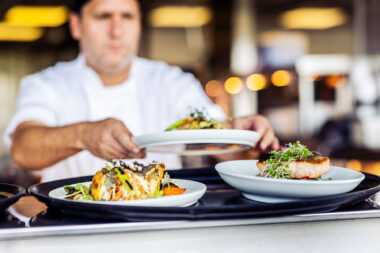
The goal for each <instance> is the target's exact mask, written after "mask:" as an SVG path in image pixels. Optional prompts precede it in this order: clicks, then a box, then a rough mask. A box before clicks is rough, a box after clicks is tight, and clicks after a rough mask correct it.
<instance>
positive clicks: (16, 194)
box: [0, 183, 25, 213]
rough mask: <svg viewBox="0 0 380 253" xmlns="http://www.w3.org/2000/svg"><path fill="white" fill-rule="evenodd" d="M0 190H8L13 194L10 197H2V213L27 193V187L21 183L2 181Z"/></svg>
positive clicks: (0, 200) (0, 209) (7, 191)
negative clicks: (20, 184) (5, 182)
mask: <svg viewBox="0 0 380 253" xmlns="http://www.w3.org/2000/svg"><path fill="white" fill-rule="evenodd" d="M0 192H6V193H10V194H12V196H11V197H8V198H0V213H4V211H5V210H6V209H7V208H8V207H9V206H11V205H12V204H13V203H15V202H16V201H17V200H19V199H20V198H21V197H22V196H23V195H25V189H24V188H23V187H22V186H19V185H13V184H4V183H0Z"/></svg>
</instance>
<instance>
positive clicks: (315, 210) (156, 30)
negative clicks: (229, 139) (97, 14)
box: [0, 0, 380, 253]
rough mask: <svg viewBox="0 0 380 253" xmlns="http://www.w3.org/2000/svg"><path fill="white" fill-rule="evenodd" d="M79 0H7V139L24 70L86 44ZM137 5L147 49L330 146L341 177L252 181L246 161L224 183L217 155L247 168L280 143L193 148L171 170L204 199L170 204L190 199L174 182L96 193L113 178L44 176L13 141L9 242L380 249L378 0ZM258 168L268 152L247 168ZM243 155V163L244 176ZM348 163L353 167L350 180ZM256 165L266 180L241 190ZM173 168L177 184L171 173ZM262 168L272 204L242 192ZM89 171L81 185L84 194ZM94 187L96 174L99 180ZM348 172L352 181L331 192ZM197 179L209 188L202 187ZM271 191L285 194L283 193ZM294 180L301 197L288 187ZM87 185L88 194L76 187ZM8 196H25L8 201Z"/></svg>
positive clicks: (5, 226)
mask: <svg viewBox="0 0 380 253" xmlns="http://www.w3.org/2000/svg"><path fill="white" fill-rule="evenodd" d="M75 1H76V0H1V1H0V134H1V136H2V138H3V135H4V132H5V130H6V128H7V125H8V123H9V122H10V120H11V118H12V116H13V115H14V113H15V111H16V106H17V96H18V92H19V90H20V88H19V85H20V80H21V79H22V78H23V77H24V76H26V75H29V74H32V73H36V72H38V71H40V70H43V69H46V68H48V67H49V66H54V64H56V63H57V62H62V61H71V60H73V59H75V58H76V57H77V56H78V53H79V48H78V43H77V41H75V40H74V39H73V38H72V37H71V35H70V29H69V24H68V19H69V14H70V6H71V5H72V4H73V3H74V2H75ZM139 3H140V8H141V13H142V29H143V30H142V31H143V32H142V36H141V41H140V48H139V53H138V55H139V56H141V57H144V58H148V59H151V60H154V61H163V62H166V63H167V64H169V65H172V66H179V67H180V68H181V69H183V70H184V71H187V72H190V73H192V74H193V75H194V76H195V77H196V78H197V79H198V80H199V82H200V84H201V85H202V88H203V89H204V91H205V93H206V94H207V95H208V97H209V98H210V100H211V101H212V102H213V103H215V104H217V105H219V106H220V107H221V108H222V109H223V111H224V113H225V114H226V115H227V117H228V118H229V119H231V118H234V117H242V116H246V115H251V114H261V115H264V116H265V117H266V118H267V119H268V120H269V122H270V124H271V126H272V127H273V130H274V132H275V134H276V136H277V137H278V139H279V141H280V144H281V145H282V146H283V147H288V146H289V145H291V143H296V141H300V143H302V144H304V145H306V146H307V147H308V148H309V150H313V151H315V153H310V154H311V157H312V158H314V155H315V154H317V155H320V154H321V155H323V156H326V157H329V158H330V161H331V164H332V165H335V166H331V168H333V167H334V171H333V174H334V173H336V174H334V175H333V176H334V178H332V177H328V178H327V177H325V176H326V174H325V175H323V177H325V178H323V177H322V176H321V174H319V177H316V178H309V177H300V178H298V179H307V180H288V179H290V177H287V178H286V179H283V178H280V179H278V178H264V179H263V178H262V177H264V176H265V175H264V173H262V174H260V173H261V172H259V174H255V175H248V176H246V175H243V176H242V177H240V178H239V176H241V175H238V176H236V174H235V175H234V174H233V173H232V176H231V174H230V176H231V178H234V177H236V178H239V180H241V181H239V182H238V183H237V184H236V185H237V186H236V185H233V184H232V183H230V182H229V181H228V180H226V178H228V173H226V174H227V177H226V178H224V177H223V173H221V172H220V170H218V168H217V165H216V164H218V165H219V164H220V163H219V162H220V161H221V160H222V161H229V160H232V159H234V160H244V161H243V163H244V164H245V162H247V160H250V159H258V158H263V156H264V155H266V154H265V153H260V152H259V151H257V149H246V150H243V151H241V152H239V153H232V154H222V155H221V156H219V157H217V156H212V155H183V156H181V161H182V167H183V168H182V170H172V171H170V173H173V174H170V175H171V176H173V178H174V179H178V180H182V181H189V182H190V183H192V184H190V186H189V187H188V186H186V187H182V188H181V187H175V186H174V185H171V182H172V181H170V177H169V181H168V182H167V185H168V187H167V188H170V187H172V188H174V189H175V190H178V189H179V190H182V191H181V193H179V194H178V195H179V198H181V197H183V198H187V196H189V195H190V194H192V193H194V192H195V191H196V190H197V191H198V193H197V194H198V195H197V196H195V194H193V195H194V196H195V197H194V196H193V199H190V200H186V201H187V202H184V203H178V202H175V200H174V201H172V202H173V203H174V204H173V203H172V202H170V201H171V200H170V198H171V197H178V196H170V194H168V196H166V195H165V193H163V192H164V190H165V189H166V188H165V189H164V184H161V181H160V182H159V183H158V185H155V188H154V187H153V188H152V187H150V188H149V189H150V190H151V188H152V189H153V190H154V195H149V196H148V197H146V198H145V199H144V198H141V199H138V198H123V199H122V198H121V197H120V198H119V199H96V198H95V197H94V194H95V192H96V191H98V192H100V190H99V188H101V187H100V186H99V185H100V184H97V182H95V183H94V184H92V183H91V182H90V181H91V180H93V178H95V176H94V177H93V178H92V177H90V175H88V176H87V177H77V178H65V179H62V180H56V181H50V182H44V183H41V177H40V174H39V173H38V172H35V171H33V170H31V169H28V168H19V167H17V166H16V165H15V164H14V163H13V162H12V158H11V154H10V150H9V147H7V146H6V144H5V143H4V141H0V197H1V194H3V192H2V191H4V192H5V190H4V189H5V188H2V187H8V188H12V187H13V189H16V186H17V187H18V188H17V190H18V192H16V191H15V190H14V191H13V192H12V194H13V195H12V194H11V195H4V196H2V198H0V214H2V216H0V252H3V251H8V252H25V251H27V252H41V251H43V250H46V251H54V252H68V251H72V249H74V250H75V251H74V252H77V251H79V250H80V251H83V250H86V251H89V250H90V251H91V250H94V252H98V251H102V250H107V251H112V252H119V251H121V250H123V251H125V250H128V251H138V252H145V251H146V252H152V251H154V252H161V251H165V252H167V251H178V252H194V251H196V252H218V253H219V252H231V251H234V252H247V251H248V250H249V251H252V250H253V249H254V248H255V249H256V248H257V249H259V250H260V251H262V250H263V249H269V250H268V251H269V252H275V251H278V250H281V251H284V252H288V251H289V252H305V251H307V252H322V251H323V252H330V251H332V249H334V251H337V252H354V251H355V252H359V251H360V252H379V243H378V241H379V240H378V237H379V233H380V230H379V229H380V219H379V217H380V212H379V209H380V196H379V194H376V193H377V192H378V191H379V189H380V185H379V177H378V176H380V133H379V132H380V131H379V129H380V56H379V55H380V29H379V25H380V1H378V0H335V1H331V0H155V1H152V0H139ZM197 131H198V130H197ZM211 131H213V130H211ZM230 131H237V130H230ZM177 132H179V131H177ZM251 133H252V132H251ZM317 155H316V156H317ZM326 157H324V158H323V159H325V158H326ZM297 159H298V158H297ZM302 159H303V158H302ZM302 159H301V162H303V161H305V159H304V160H302ZM326 160H327V161H328V159H327V158H326V159H325V160H323V161H326ZM280 161H281V159H280ZM298 161H300V160H297V161H296V162H298ZM102 162H103V160H102ZM111 162H112V161H111ZM118 162H119V164H120V167H117V168H116V165H115V164H116V162H115V164H114V166H115V167H114V168H112V169H111V168H107V166H106V167H105V168H102V169H101V171H98V172H102V173H103V174H104V175H105V174H106V173H110V174H112V173H115V174H112V176H113V178H111V177H109V178H107V179H104V177H103V178H102V180H103V179H104V181H102V183H103V188H105V186H104V185H106V186H107V187H108V188H107V190H108V191H109V192H111V190H109V189H111V188H112V187H113V188H112V189H113V193H112V194H113V195H112V196H115V194H116V190H115V189H116V186H115V185H116V183H115V182H116V181H117V180H119V181H117V182H118V185H117V187H118V188H117V189H118V193H119V192H121V191H122V190H120V189H124V193H123V194H125V193H126V192H127V191H128V193H127V194H130V193H131V192H132V193H133V194H135V193H136V192H137V190H135V189H137V187H135V188H133V187H132V184H131V183H130V181H125V180H124V179H125V178H126V177H127V176H126V174H127V173H128V170H127V169H125V170H122V169H121V168H122V166H121V163H120V161H118ZM234 162H239V161H234ZM248 162H252V161H248ZM124 165H125V164H124ZM124 165H123V166H124ZM280 165H281V164H280ZM288 165H289V163H288V164H287V165H285V166H288ZM255 166H257V164H256V161H255V163H254V165H252V166H251V165H250V166H247V167H250V168H252V167H255ZM237 167H238V166H237V165H236V168H233V169H231V171H233V172H234V173H235V172H236V171H237V172H236V173H237V174H238V173H240V172H241V171H240V170H239V169H240V168H237ZM115 168H116V169H120V170H121V171H122V173H121V172H120V171H119V170H117V172H118V174H117V172H115V171H116V170H115ZM123 168H126V167H123ZM134 168H135V167H134ZM214 168H216V170H215V169H214ZM287 168H289V167H287ZM346 168H348V169H351V170H347V169H346ZM94 169H98V168H94ZM108 169H109V170H108ZM128 169H131V168H128ZM144 169H146V167H144V165H143V166H142V169H141V170H140V171H138V168H136V170H134V173H135V175H136V174H139V173H140V172H141V171H142V170H144ZM168 169H170V168H168ZM197 169H198V170H197ZM234 169H235V171H234ZM255 169H257V168H256V167H255ZM328 169H330V166H329V168H328ZM106 170H108V172H107V171H106ZM352 170H354V171H352ZM104 171H106V172H104ZM126 171H127V172H126ZM242 171H244V170H242ZM285 171H286V170H285ZM336 171H343V172H344V173H342V174H344V177H341V175H340V174H339V173H340V172H339V173H338V172H336ZM356 171H359V172H363V173H358V172H356ZM111 172H112V173H111ZM330 172H331V170H330ZM218 173H219V174H218ZM97 174H98V175H99V173H97ZM103 174H102V175H103ZM121 174H123V175H121ZM226 174H225V175H224V176H226ZM242 174H244V173H242ZM375 175H377V176H375ZM123 176H124V177H123ZM144 176H146V175H144ZM154 176H156V175H154ZM244 177H246V178H245V179H247V178H248V179H249V180H253V179H254V180H256V181H255V182H253V183H252V181H248V183H246V185H248V186H241V185H243V183H241V182H244V180H242V178H243V179H244ZM340 177H341V178H340ZM120 178H121V179H123V178H124V179H123V180H124V181H123V180H121V179H120ZM157 178H158V176H157ZM85 179H86V180H85ZM262 179H263V180H262ZM311 179H313V180H311ZM107 180H109V181H107ZM112 180H113V181H112ZM128 180H129V179H128ZM144 180H145V178H144ZM160 180H166V179H165V176H164V177H163V172H162V174H161V178H160ZM230 180H231V181H233V179H230ZM260 180H262V181H263V182H264V183H263V185H264V188H265V187H266V188H265V190H266V192H265V191H264V193H262V192H260V190H261V189H259V193H258V194H257V195H256V197H257V196H259V197H262V199H264V200H263V201H261V200H262V199H261V200H260V199H255V198H253V197H252V196H251V198H250V197H249V194H247V192H248V191H244V190H245V189H244V187H245V188H247V189H248V188H250V187H252V188H255V187H256V185H259V187H260V182H261V181H260ZM265 180H267V181H265ZM271 180H273V181H271ZM147 181H148V183H149V182H154V180H151V181H149V180H147ZM237 181H238V180H237ZM92 182H94V181H92ZM110 182H111V183H112V184H111V183H110ZM120 182H121V183H120ZM189 182H187V183H189ZM273 182H274V183H273ZM347 182H348V183H347ZM352 182H354V183H356V184H355V185H354V183H352ZM75 183H77V185H76V186H75V187H77V186H78V187H82V188H81V189H80V190H77V189H76V190H73V186H74V184H75ZM81 183H84V184H86V183H89V184H88V185H87V186H86V187H88V188H86V187H83V185H82V184H81ZM90 183H91V185H90ZM144 183H145V181H144ZM8 184H12V185H13V186H12V185H8ZM110 184H111V185H112V187H109V185H110ZM152 184H153V183H152ZM282 184H283V185H282ZM345 184H348V185H349V187H351V188H347V189H343V191H340V192H334V191H333V190H334V189H335V188H334V187H336V188H339V187H340V188H344V187H345V186H346V185H345ZM4 185H5V186H4ZM15 185H16V186H15ZM146 185H148V184H146ZM146 185H145V186H146ZM194 185H195V186H197V187H199V188H198V189H195V190H194V192H192V190H193V189H192V188H191V187H194ZM206 185H207V187H206ZM268 185H269V186H268ZM315 185H316V186H315ZM342 185H343V186H342ZM67 186H69V188H67ZM70 186H71V188H70ZM98 186H99V187H98ZM173 186H174V187H173ZM177 186H178V185H177ZM309 186H310V188H308V187H309ZM91 187H92V188H91ZM96 187H98V188H96ZM123 187H124V188H123ZM202 187H203V188H202ZM239 187H241V188H239ZM259 187H258V188H259ZM312 187H315V188H312ZM84 188H86V189H87V192H85V191H84V190H83V189H84ZM89 188H90V190H91V192H90V193H91V194H92V196H90V198H88V199H84V200H83V199H75V198H74V197H73V196H75V197H76V196H79V195H80V197H83V196H87V195H90V194H88V191H89V190H88V189H89ZM131 188H132V190H131ZM140 188H142V187H140ZM195 188H196V187H195ZM94 189H95V190H94ZM309 189H311V190H309ZM331 189H333V190H331ZM256 190H257V189H256ZM272 190H274V191H277V192H276V194H278V195H276V194H274V195H271V191H272ZM291 190H293V193H294V195H291V196H289V195H286V194H287V193H288V191H291ZM339 190H341V189H339ZM65 191H66V193H65ZM73 191H74V193H73ZM75 191H81V192H80V193H81V194H82V195H81V194H79V195H75V194H77V193H78V192H75ZM186 191H187V192H186ZM308 191H309V192H308ZM83 192H84V193H83ZM199 192H200V193H199ZM268 192H269V193H268ZM310 192H311V193H310ZM156 193H159V194H161V195H156ZM253 193H254V194H256V192H254V191H253ZM54 194H55V195H54ZM86 194H87V195H86ZM181 194H183V195H181ZM186 194H188V195H186ZM254 194H252V195H253V196H254V197H255V195H254ZM260 194H262V195H260ZM307 194H311V195H307ZM313 194H314V195H313ZM25 195H26V196H25ZM173 195H175V194H173ZM9 196H10V197H9ZM120 196H121V195H120ZM123 196H124V195H123ZM130 196H132V194H131V195H128V197H130ZM247 196H248V197H247ZM273 196H274V197H273ZM71 197H72V198H71ZM87 197H88V196H87ZM133 197H135V196H133ZM161 197H162V198H161ZM165 198H166V199H165ZM10 199H13V200H12V201H13V202H12V203H10V202H8V203H7V206H6V207H4V206H2V203H5V201H8V200H10ZM162 199H163V200H162ZM173 199H174V198H173ZM268 199H269V201H268ZM74 200H79V201H76V202H73V201H74ZM89 200H94V201H92V202H91V201H89ZM98 200H99V201H98ZM108 200H128V201H119V202H118V201H114V202H111V201H108ZM156 200H157V203H158V204H156V205H155V204H154V201H156ZM160 200H161V202H159V201H160ZM1 201H3V202H1ZM16 201H17V202H16ZM95 201H97V202H95ZM102 201H103V202H102ZM133 201H136V202H138V201H152V202H148V204H146V202H144V203H145V204H144V203H143V204H140V206H139V204H138V203H137V204H133V203H132V204H128V203H126V202H133ZM116 202H118V203H116ZM115 203H116V204H115ZM140 203H142V202H140ZM152 203H153V204H152ZM11 205H12V206H11ZM134 205H136V206H134ZM1 208H3V209H1ZM6 208H7V209H6ZM2 211H4V212H2Z"/></svg>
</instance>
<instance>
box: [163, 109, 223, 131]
mask: <svg viewBox="0 0 380 253" xmlns="http://www.w3.org/2000/svg"><path fill="white" fill-rule="evenodd" d="M210 128H211V129H224V126H222V125H221V124H220V123H219V122H218V121H217V120H216V119H214V118H211V117H207V116H206V112H205V111H204V110H202V111H201V110H198V109H194V111H193V112H191V113H190V117H187V118H185V119H181V120H179V121H177V122H175V123H174V124H172V125H170V126H169V127H168V128H166V129H165V131H171V130H174V129H210Z"/></svg>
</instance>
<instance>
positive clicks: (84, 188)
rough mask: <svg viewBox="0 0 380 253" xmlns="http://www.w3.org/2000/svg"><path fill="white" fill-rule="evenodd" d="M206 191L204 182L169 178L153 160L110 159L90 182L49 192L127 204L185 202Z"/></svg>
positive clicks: (75, 197) (162, 167) (101, 202)
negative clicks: (126, 161)
mask: <svg viewBox="0 0 380 253" xmlns="http://www.w3.org/2000/svg"><path fill="white" fill-rule="evenodd" d="M205 191H206V186H204V185H203V184H201V183H197V182H188V181H186V180H172V179H171V178H170V176H169V174H167V173H166V172H165V165H164V164H162V163H157V162H153V163H150V164H148V165H144V164H141V163H138V162H133V164H126V163H124V162H123V161H112V160H111V161H109V163H108V164H106V166H105V167H104V168H102V169H101V170H99V171H98V172H96V173H95V175H94V176H93V177H92V180H91V182H80V183H77V184H70V185H64V186H63V187H60V188H58V189H54V190H52V191H50V192H49V196H50V197H53V198H62V199H65V200H68V201H87V202H94V203H96V204H112V205H114V204H115V205H128V206H188V205H192V204H194V203H195V202H196V201H197V200H198V199H199V198H200V197H202V195H203V194H204V192H205Z"/></svg>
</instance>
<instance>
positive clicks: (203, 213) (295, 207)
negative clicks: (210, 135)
mask: <svg viewBox="0 0 380 253" xmlns="http://www.w3.org/2000/svg"><path fill="white" fill-rule="evenodd" d="M170 175H171V176H172V177H173V178H176V179H183V180H186V181H193V182H194V181H196V182H201V183H203V184H205V185H207V191H206V193H205V195H204V196H203V197H202V198H201V199H200V200H199V201H198V202H197V204H196V205H191V206H188V207H150V206H122V205H115V203H118V201H110V203H111V204H109V205H104V204H96V202H95V203H94V201H75V202H73V201H68V200H64V199H61V198H52V197H50V196H49V192H50V191H52V190H54V189H57V188H60V187H63V186H64V185H67V184H76V183H80V182H90V181H91V178H92V177H91V176H86V177H78V178H67V179H62V180H56V181H50V182H45V183H41V184H37V185H34V186H32V187H30V188H29V192H30V193H31V194H32V195H33V196H35V197H36V198H38V200H40V201H42V202H44V203H46V205H47V206H48V207H51V208H49V209H48V212H49V210H50V211H53V210H54V212H55V211H56V210H59V211H60V213H62V215H61V216H60V217H62V218H63V219H65V220H67V219H71V218H70V217H72V216H76V217H78V216H79V217H82V218H84V219H91V220H94V219H99V220H101V221H104V220H112V221H152V220H160V221H163V220H204V219H222V220H223V219H231V218H254V217H267V216H278V215H294V214H300V213H312V212H313V213H315V212H318V213H320V212H329V211H332V210H335V209H337V208H346V207H348V208H351V206H352V205H355V204H357V203H359V202H360V203H363V201H364V200H365V199H367V198H368V197H369V196H371V195H373V194H375V193H376V192H378V191H379V190H380V185H379V183H380V177H378V176H375V175H370V174H365V179H364V180H363V181H362V182H361V183H360V184H359V186H358V187H356V188H355V189H354V190H353V191H351V192H348V193H344V194H339V195H331V196H324V197H319V198H304V199H299V201H295V202H286V203H273V204H267V203H262V202H257V201H252V200H249V199H247V198H245V197H243V196H242V195H241V193H240V192H239V191H238V190H237V189H235V188H233V187H231V186H229V185H227V184H226V183H225V182H224V181H223V180H222V179H221V178H220V176H219V175H218V173H217V171H216V170H214V169H213V168H204V169H181V170H173V171H170ZM184 195H185V194H183V195H180V196H184ZM33 221H36V222H37V219H36V220H35V219H33ZM50 224H51V223H50Z"/></svg>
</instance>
